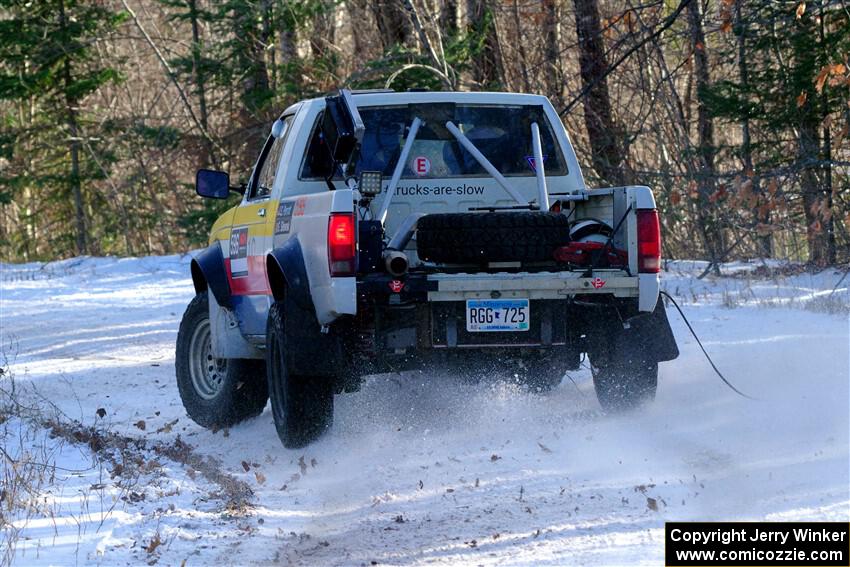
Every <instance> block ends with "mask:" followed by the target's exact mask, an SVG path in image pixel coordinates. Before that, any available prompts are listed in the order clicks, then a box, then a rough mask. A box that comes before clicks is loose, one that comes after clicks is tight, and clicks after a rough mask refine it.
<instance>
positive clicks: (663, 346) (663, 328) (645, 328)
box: [622, 297, 679, 362]
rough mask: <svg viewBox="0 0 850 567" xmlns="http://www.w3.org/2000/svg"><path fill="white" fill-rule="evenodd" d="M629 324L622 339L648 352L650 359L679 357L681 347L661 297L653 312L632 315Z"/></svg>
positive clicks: (663, 360)
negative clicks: (674, 334)
mask: <svg viewBox="0 0 850 567" xmlns="http://www.w3.org/2000/svg"><path fill="white" fill-rule="evenodd" d="M628 324H629V328H628V329H625V330H624V331H623V334H622V340H623V341H625V342H627V343H629V344H631V345H633V346H634V348H636V349H637V352H641V353H646V354H648V355H649V356H648V357H647V359H648V360H652V359H654V360H655V361H656V362H666V361H668V360H675V359H676V358H678V357H679V347H678V346H677V345H676V337H674V336H673V329H671V328H670V321H668V320H667V310H666V309H665V307H664V302H663V301H662V300H661V297H659V298H658V302H657V303H656V304H655V309H654V310H653V311H652V313H647V314H645V315H638V316H636V317H632V318H631V319H629V320H628Z"/></svg>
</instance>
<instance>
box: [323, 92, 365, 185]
mask: <svg viewBox="0 0 850 567" xmlns="http://www.w3.org/2000/svg"><path fill="white" fill-rule="evenodd" d="M325 104H326V106H325V114H324V118H323V119H322V136H323V137H324V139H325V143H326V144H327V148H328V151H329V152H330V157H331V160H332V161H333V162H336V163H339V164H341V165H342V167H343V172H344V173H349V171H348V170H349V169H350V167H351V165H352V164H353V163H354V162H355V161H356V160H357V153H358V151H359V149H360V142H361V141H362V140H363V133H364V132H365V131H366V128H365V126H364V125H363V120H362V119H361V118H360V113H359V112H358V111H357V106H356V105H355V104H354V97H353V96H352V95H351V91H349V90H348V89H342V90H340V91H339V94H338V95H336V96H329V97H327V98H325Z"/></svg>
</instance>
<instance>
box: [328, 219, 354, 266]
mask: <svg viewBox="0 0 850 567" xmlns="http://www.w3.org/2000/svg"><path fill="white" fill-rule="evenodd" d="M356 227H357V224H356V223H355V221H354V214H353V213H331V216H330V219H328V266H329V267H330V271H331V276H353V275H354V274H355V272H356V271H357V241H356V238H355V230H356Z"/></svg>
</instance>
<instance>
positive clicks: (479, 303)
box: [466, 299, 531, 333]
mask: <svg viewBox="0 0 850 567" xmlns="http://www.w3.org/2000/svg"><path fill="white" fill-rule="evenodd" d="M529 323H531V310H530V309H529V307H528V300H527V299H469V300H467V302H466V330H467V331H469V332H471V333H480V332H487V331H527V330H528V326H529Z"/></svg>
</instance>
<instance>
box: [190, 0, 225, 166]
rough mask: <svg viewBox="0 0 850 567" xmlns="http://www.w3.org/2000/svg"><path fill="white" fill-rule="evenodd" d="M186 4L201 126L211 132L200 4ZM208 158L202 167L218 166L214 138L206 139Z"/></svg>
mask: <svg viewBox="0 0 850 567" xmlns="http://www.w3.org/2000/svg"><path fill="white" fill-rule="evenodd" d="M186 6H187V7H188V8H189V21H190V22H191V25H192V75H193V77H194V79H195V92H197V93H198V115H199V116H198V119H199V120H200V122H201V127H202V128H203V129H204V131H206V132H209V114H208V112H207V94H206V77H205V75H204V72H203V66H202V65H201V32H200V26H199V25H198V4H197V0H186ZM204 142H205V144H204V145H205V146H206V153H207V155H206V159H202V160H201V162H202V163H201V167H203V166H205V165H206V164H207V162H209V163H212V164H213V165H215V166H218V159H217V157H216V155H215V147H214V146H213V144H212V140H210V139H205V140H204Z"/></svg>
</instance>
